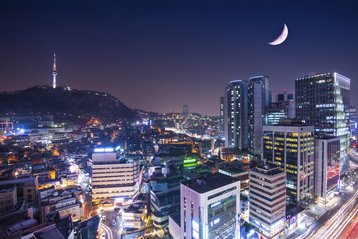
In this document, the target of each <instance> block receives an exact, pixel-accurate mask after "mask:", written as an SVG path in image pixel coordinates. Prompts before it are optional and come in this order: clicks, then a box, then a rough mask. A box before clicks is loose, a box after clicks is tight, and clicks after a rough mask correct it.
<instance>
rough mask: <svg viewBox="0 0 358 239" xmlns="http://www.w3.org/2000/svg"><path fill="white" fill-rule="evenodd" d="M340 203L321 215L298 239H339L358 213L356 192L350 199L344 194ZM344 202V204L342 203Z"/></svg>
mask: <svg viewBox="0 0 358 239" xmlns="http://www.w3.org/2000/svg"><path fill="white" fill-rule="evenodd" d="M340 201H341V203H339V204H338V205H336V206H335V207H334V208H333V209H332V210H330V211H328V212H327V213H325V214H323V216H322V217H320V218H319V219H318V220H317V222H316V223H314V224H313V225H312V226H311V227H310V228H309V229H308V230H307V231H306V232H304V233H303V234H301V235H300V236H298V237H297V238H298V239H306V238H307V239H321V238H332V239H334V238H339V236H340V235H341V233H342V232H343V230H344V229H345V228H346V227H347V226H348V225H349V223H350V222H351V221H352V220H353V219H354V217H355V216H356V215H357V213H358V191H355V193H354V194H353V196H352V197H349V195H348V193H345V194H344V195H343V196H342V197H341V200H340ZM342 202H344V203H342Z"/></svg>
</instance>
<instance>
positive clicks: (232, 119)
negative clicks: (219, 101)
mask: <svg viewBox="0 0 358 239" xmlns="http://www.w3.org/2000/svg"><path fill="white" fill-rule="evenodd" d="M224 133H225V146H226V147H230V148H234V147H236V148H239V149H242V148H247V81H245V80H236V81H231V82H230V84H229V85H228V86H227V87H226V89H225V99H224Z"/></svg>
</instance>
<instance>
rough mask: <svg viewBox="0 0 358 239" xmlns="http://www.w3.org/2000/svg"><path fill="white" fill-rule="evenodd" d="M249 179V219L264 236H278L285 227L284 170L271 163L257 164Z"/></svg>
mask: <svg viewBox="0 0 358 239" xmlns="http://www.w3.org/2000/svg"><path fill="white" fill-rule="evenodd" d="M249 181H250V184H249V203H250V204H249V207H250V208H249V221H250V222H251V223H252V224H253V225H254V226H255V227H256V228H257V229H258V230H257V231H258V233H259V234H261V235H262V236H263V237H264V238H269V239H271V238H278V237H279V235H280V234H281V233H282V232H283V231H284V229H285V219H286V187H285V185H286V183H285V182H286V174H285V172H282V171H281V170H280V168H279V167H276V166H273V165H271V164H267V165H265V166H257V167H256V168H253V169H251V170H250V176H249Z"/></svg>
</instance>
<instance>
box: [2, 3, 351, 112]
mask: <svg viewBox="0 0 358 239" xmlns="http://www.w3.org/2000/svg"><path fill="white" fill-rule="evenodd" d="M355 9H356V3H355V2H354V1H324V2H322V1H314V2H313V1H296V2H292V1H290V2H288V1H274V2H260V1H254V2H250V3H249V2H241V1H106V2H105V3H99V2H98V1H2V2H1V3H0V35H1V38H0V52H1V58H0V65H1V71H0V83H1V88H0V89H1V90H2V91H4V90H18V89H24V88H28V87H30V86H33V85H44V84H51V67H52V57H53V53H54V52H56V54H57V68H58V84H59V85H71V86H72V87H73V88H78V89H92V90H99V91H103V92H108V93H111V94H112V95H114V96H115V97H117V98H118V99H120V100H121V101H122V102H124V103H125V104H126V105H128V106H129V107H132V108H139V109H143V110H148V111H155V112H180V111H181V110H182V106H183V105H184V104H188V105H189V108H190V111H192V112H198V113H202V114H208V115H218V99H219V97H220V96H222V95H223V94H224V90H223V86H225V85H226V84H227V83H228V82H229V81H231V80H236V79H248V78H249V77H252V76H256V75H267V76H269V77H270V80H271V82H272V84H273V93H274V94H275V93H278V92H280V91H282V90H283V89H287V90H288V91H289V92H293V90H294V81H295V79H296V78H298V77H301V76H304V75H306V74H310V73H317V72H333V71H337V72H340V73H342V74H344V75H346V76H348V77H350V78H351V79H352V91H357V90H358V84H356V83H355V81H356V80H355V79H356V78H357V77H358V69H357V67H356V66H355V64H353V62H357V60H358V59H357V58H358V57H357V52H358V49H357V47H358V46H357V44H356V42H358V15H357V14H356V12H355ZM284 23H285V24H287V26H288V28H289V36H288V38H287V40H286V41H285V43H284V44H282V45H279V46H271V45H269V44H267V43H268V42H270V41H272V40H274V39H275V38H276V37H277V36H278V35H279V34H280V32H281V30H282V27H283V24H284ZM139 96H140V97H139ZM357 101H358V96H357V94H353V95H352V102H357Z"/></svg>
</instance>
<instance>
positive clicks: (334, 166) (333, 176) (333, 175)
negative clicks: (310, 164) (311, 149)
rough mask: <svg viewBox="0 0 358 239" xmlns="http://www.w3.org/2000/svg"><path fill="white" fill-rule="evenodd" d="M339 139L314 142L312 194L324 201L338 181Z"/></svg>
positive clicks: (333, 138) (324, 139) (330, 138)
mask: <svg viewBox="0 0 358 239" xmlns="http://www.w3.org/2000/svg"><path fill="white" fill-rule="evenodd" d="M339 159H340V138H339V137H326V138H322V139H316V140H315V161H314V162H315V165H314V194H315V196H316V197H318V199H320V200H323V202H325V201H326V198H327V196H328V193H329V191H331V190H332V189H334V188H335V187H336V186H337V183H338V180H339V171H340V170H339Z"/></svg>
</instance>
